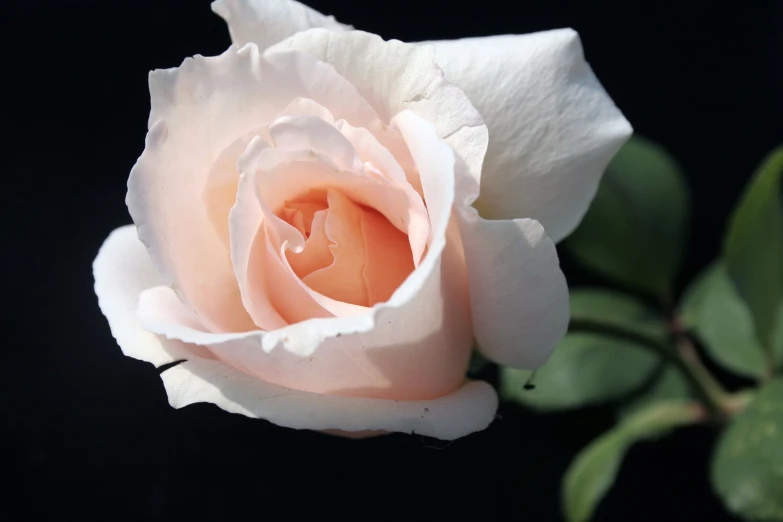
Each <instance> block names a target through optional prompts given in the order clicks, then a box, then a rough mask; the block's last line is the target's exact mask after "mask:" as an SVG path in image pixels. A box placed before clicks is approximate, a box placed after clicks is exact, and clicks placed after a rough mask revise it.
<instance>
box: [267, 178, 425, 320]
mask: <svg viewBox="0 0 783 522" xmlns="http://www.w3.org/2000/svg"><path fill="white" fill-rule="evenodd" d="M281 217H282V218H283V219H284V220H286V221H287V222H288V223H290V224H291V225H293V226H294V227H296V228H297V229H298V230H299V232H300V233H301V234H302V235H303V236H304V237H305V238H306V239H305V245H304V248H303V249H302V250H301V251H299V252H296V251H294V250H288V251H286V258H287V260H288V262H289V264H290V265H291V268H292V269H293V271H294V272H295V273H296V275H297V276H299V278H300V279H302V281H303V282H304V283H305V284H307V285H308V286H309V287H310V288H311V289H313V290H315V291H316V292H319V293H321V294H322V295H325V296H327V297H330V298H332V299H335V300H338V301H342V302H345V303H351V304H355V305H359V306H372V305H374V304H376V303H379V302H383V301H387V300H388V299H389V298H390V297H391V295H392V294H393V293H394V291H395V290H396V289H397V288H398V287H399V286H400V285H401V284H402V282H403V281H404V280H405V278H406V277H407V276H408V274H410V273H411V272H412V271H413V269H414V263H413V254H412V252H411V248H410V243H409V241H408V238H407V236H406V235H405V234H404V233H403V232H401V231H400V230H399V229H398V228H396V227H395V226H394V225H392V224H391V223H390V222H389V220H388V219H386V218H385V217H384V216H383V215H382V214H381V213H380V212H378V211H376V210H373V209H371V208H368V207H366V206H364V205H361V204H358V203H355V202H354V201H352V200H351V199H350V198H349V197H347V196H346V195H345V194H343V193H342V192H341V191H340V190H337V189H329V190H326V191H311V192H310V193H308V194H306V195H305V196H303V197H299V198H296V199H295V200H292V201H287V202H286V203H285V206H284V207H283V209H282V210H281Z"/></svg>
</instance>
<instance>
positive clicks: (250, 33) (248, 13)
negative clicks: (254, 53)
mask: <svg viewBox="0 0 783 522" xmlns="http://www.w3.org/2000/svg"><path fill="white" fill-rule="evenodd" d="M212 10H213V11H214V12H215V13H217V14H218V15H219V16H220V17H221V18H223V20H225V21H226V23H227V24H228V31H229V33H231V40H232V41H233V42H234V43H235V44H239V45H244V44H246V43H247V42H255V43H256V44H258V46H259V47H260V48H261V49H266V48H267V47H269V46H270V45H274V44H276V43H277V42H279V41H281V40H284V39H285V38H287V37H289V36H291V35H292V34H295V33H298V32H299V31H304V30H306V29H310V28H312V27H326V28H328V29H330V30H332V31H344V30H347V29H351V26H350V25H344V24H341V23H339V22H337V21H336V20H335V19H334V17H333V16H325V15H322V14H321V13H319V12H318V11H316V10H315V9H311V8H310V7H307V6H306V5H303V4H300V3H299V2H296V1H294V0H217V1H216V2H212Z"/></svg>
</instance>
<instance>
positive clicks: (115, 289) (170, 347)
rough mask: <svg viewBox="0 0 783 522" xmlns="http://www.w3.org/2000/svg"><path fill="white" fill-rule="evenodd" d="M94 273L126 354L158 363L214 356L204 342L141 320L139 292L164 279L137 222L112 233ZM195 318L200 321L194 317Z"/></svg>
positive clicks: (104, 307)
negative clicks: (163, 333)
mask: <svg viewBox="0 0 783 522" xmlns="http://www.w3.org/2000/svg"><path fill="white" fill-rule="evenodd" d="M93 277H94V278H95V294H96V295H97V296H98V306H100V309H101V312H103V315H104V316H106V319H107V320H108V321H109V328H111V333H112V335H113V336H114V338H115V339H116V340H117V344H119V345H120V348H121V349H122V352H123V353H124V354H125V355H127V356H128V357H133V358H134V359H141V360H142V361H147V362H150V363H152V364H154V365H155V366H160V365H162V364H166V363H170V362H173V361H177V360H181V359H187V358H190V357H194V356H197V357H209V358H211V357H213V356H212V355H211V354H210V353H209V352H208V351H207V350H206V349H205V348H203V347H201V346H189V345H186V344H184V343H182V342H179V341H175V340H167V339H164V338H162V337H160V336H158V335H155V334H153V333H151V332H148V331H147V330H145V329H144V328H143V327H142V326H141V324H140V323H139V319H138V317H137V316H136V306H137V304H138V301H139V295H140V294H141V293H142V292H143V291H144V290H146V289H148V288H152V287H154V286H157V285H160V284H161V283H162V280H161V277H160V275H159V274H158V273H157V271H156V270H155V267H154V266H153V265H152V262H151V261H150V258H149V256H148V255H147V251H146V249H145V248H144V245H143V244H142V243H141V241H139V239H138V237H137V235H136V227H135V226H133V225H127V226H124V227H120V228H118V229H116V230H114V231H113V232H112V233H111V234H110V235H109V237H108V238H107V239H106V241H105V242H104V243H103V245H102V246H101V249H100V251H99V252H98V256H97V257H96V258H95V261H94V262H93ZM193 321H194V323H196V324H197V321H196V319H195V318H193Z"/></svg>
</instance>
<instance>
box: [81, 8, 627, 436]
mask: <svg viewBox="0 0 783 522" xmlns="http://www.w3.org/2000/svg"><path fill="white" fill-rule="evenodd" d="M212 7H213V9H214V11H215V12H216V13H217V14H219V15H220V16H221V17H223V18H224V19H225V20H226V22H227V23H228V27H229V30H230V33H231V38H232V41H233V45H232V46H231V47H230V48H229V49H228V50H227V51H226V52H224V53H223V54H221V55H220V56H216V57H207V58H205V57H202V56H195V57H193V58H188V59H186V60H185V61H184V62H183V63H182V65H181V66H180V67H177V68H173V69H166V70H156V71H153V72H152V73H151V74H150V77H149V85H150V95H151V111H150V116H149V132H148V133H147V138H146V146H145V149H144V152H143V153H142V155H141V157H140V158H139V159H138V162H137V163H136V165H135V166H134V167H133V170H132V171H131V173H130V178H129V180H128V194H127V205H128V209H129V211H130V214H131V217H132V218H133V222H134V225H130V226H126V227H122V228H119V229H117V230H115V231H114V232H112V234H111V235H110V236H109V238H108V239H107V240H106V242H105V243H104V245H103V246H102V248H101V250H100V252H99V253H98V256H97V258H96V259H95V263H94V275H95V291H96V294H97V295H98V300H99V303H100V307H101V310H102V312H103V313H104V315H105V316H106V318H107V319H108V321H109V325H110V327H111V331H112V334H113V336H114V337H115V338H116V340H117V342H118V343H119V345H120V347H121V348H122V351H123V352H124V353H125V354H126V355H128V356H130V357H135V358H137V359H142V360H145V361H149V362H151V363H153V364H154V365H157V366H160V365H163V364H167V363H171V362H175V361H185V362H181V363H180V364H178V365H176V366H173V367H171V368H169V369H167V370H166V371H164V372H163V373H162V374H161V377H162V379H163V383H164V385H165V388H166V392H167V394H168V397H169V401H170V403H171V405H172V406H174V407H177V408H179V407H182V406H185V405H188V404H192V403H195V402H211V403H214V404H216V405H218V406H219V407H221V408H223V409H225V410H227V411H230V412H234V413H241V414H244V415H247V416H250V417H257V418H261V419H267V420H269V421H271V422H273V423H275V424H278V425H280V426H287V427H291V428H307V429H316V430H326V431H338V432H339V433H342V434H345V435H351V434H352V435H359V436H361V435H366V434H369V433H378V432H390V431H400V432H408V433H416V434H421V435H427V436H432V437H437V438H440V439H455V438H458V437H461V436H464V435H467V434H469V433H471V432H474V431H478V430H482V429H484V428H486V427H487V426H488V425H489V423H490V422H491V421H492V420H493V418H494V416H495V411H496V409H497V395H496V393H495V391H494V390H493V388H492V387H491V386H490V385H488V384H487V383H485V382H480V381H470V380H467V379H466V370H467V367H468V362H469V359H470V354H471V349H472V347H473V346H474V343H475V345H476V346H477V347H478V349H479V350H480V351H481V352H482V353H483V354H484V355H485V356H486V357H488V358H489V359H491V360H493V361H496V362H498V363H500V364H504V365H509V366H513V367H516V368H536V367H538V366H540V365H542V364H543V363H544V362H545V361H546V360H547V358H548V356H549V354H550V352H551V351H552V349H553V348H554V346H555V344H556V343H557V342H558V341H559V340H560V339H561V338H562V337H563V335H564V333H565V331H566V328H567V325H568V320H569V313H568V291H567V287H566V282H565V278H564V277H563V274H562V272H561V270H560V268H559V263H558V257H557V253H556V250H555V246H554V243H553V242H556V241H558V240H560V239H562V238H563V237H564V236H566V235H567V234H568V233H569V232H571V231H572V230H573V229H574V227H575V226H576V225H577V224H578V222H579V220H580V219H581V217H582V216H583V214H584V213H585V211H586V209H587V207H588V205H589V202H590V200H591V199H592V197H593V195H594V194H595V191H596V188H597V185H598V182H599V179H600V177H601V174H602V172H603V170H604V168H605V167H606V165H607V163H608V162H609V160H610V159H611V157H612V156H613V155H614V154H615V152H616V151H617V150H618V148H619V147H620V146H621V145H622V143H623V142H624V141H625V140H626V139H627V138H628V136H629V135H630V134H631V127H630V125H629V124H628V122H627V121H626V120H625V119H624V118H623V116H622V114H621V113H620V112H619V111H618V109H617V108H616V107H615V105H614V104H613V103H612V101H611V99H610V98H609V97H608V96H607V94H606V93H605V92H604V90H603V89H602V87H601V85H600V84H599V83H598V81H597V80H596V78H595V76H594V75H593V74H592V72H591V70H590V68H589V66H588V65H587V64H586V63H585V61H584V58H583V55H582V49H581V45H580V42H579V38H578V36H577V34H576V33H575V32H574V31H572V30H568V29H564V30H556V31H548V32H543V33H536V34H530V35H523V36H515V35H509V36H495V37H488V38H471V39H465V40H455V41H437V42H427V43H422V44H407V43H402V42H399V41H394V40H391V41H384V40H383V39H381V38H380V37H378V36H376V35H373V34H369V33H365V32H362V31H357V30H353V28H351V27H349V26H345V25H342V24H340V23H338V22H336V21H335V20H334V18H332V17H326V16H324V15H321V14H320V13H318V12H316V11H314V10H312V9H310V8H308V7H306V6H304V5H302V4H299V3H297V2H294V1H292V0H218V1H217V2H215V3H214V4H213V5H212Z"/></svg>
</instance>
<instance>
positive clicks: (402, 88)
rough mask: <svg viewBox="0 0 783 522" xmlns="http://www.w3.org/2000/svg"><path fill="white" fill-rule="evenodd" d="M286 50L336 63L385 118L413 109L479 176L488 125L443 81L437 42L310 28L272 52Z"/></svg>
mask: <svg viewBox="0 0 783 522" xmlns="http://www.w3.org/2000/svg"><path fill="white" fill-rule="evenodd" d="M286 49H294V50H297V51H305V52H307V53H310V54H312V55H314V56H315V57H316V58H318V59H319V60H322V61H324V62H327V63H329V64H331V65H333V66H334V67H335V68H336V69H337V72H339V73H340V74H341V75H342V76H344V77H345V78H346V79H347V80H348V81H349V82H351V84H353V85H354V86H355V87H356V88H357V89H358V90H359V92H360V93H361V94H362V96H363V97H364V99H366V100H367V101H368V102H369V103H370V105H372V107H373V108H374V109H375V111H376V112H377V113H378V115H379V116H380V118H381V119H382V120H383V121H384V122H386V123H389V122H390V121H391V119H392V118H393V117H394V116H395V115H396V114H398V113H400V112H402V111H404V110H411V111H412V112H414V113H416V114H417V115H419V116H421V117H422V118H424V119H425V120H427V121H429V122H430V123H432V124H433V125H434V126H435V129H436V131H437V133H438V136H440V137H441V138H442V139H443V140H445V141H446V142H447V143H448V144H449V145H451V147H452V148H453V149H454V151H455V153H456V154H457V156H458V157H459V158H460V159H461V160H462V161H463V162H464V163H465V164H466V165H467V166H468V170H469V172H470V174H471V176H473V177H474V179H476V180H477V181H478V180H479V179H480V177H481V164H482V161H483V159H484V152H485V151H486V149H487V139H488V138H487V128H486V126H485V125H484V122H483V120H482V118H481V115H480V114H479V112H478V111H477V110H476V108H475V107H474V106H473V105H472V104H471V100H469V99H468V97H467V96H466V95H465V93H464V92H463V91H462V90H460V89H459V88H458V87H455V86H454V85H452V84H451V83H449V82H448V81H446V80H445V79H444V76H443V71H442V70H441V69H440V67H438V66H437V64H436V63H435V47H434V46H432V45H413V44H406V43H403V42H400V41H397V40H389V41H384V40H383V39H382V38H381V37H380V36H377V35H374V34H370V33H365V32H363V31H348V32H340V33H337V32H332V31H329V30H326V29H310V30H308V31H304V32H300V33H297V34H295V35H293V36H291V37H290V38H288V39H286V40H284V41H282V42H281V43H279V44H277V45H275V46H273V47H270V48H269V49H268V50H267V54H274V53H276V52H279V51H281V50H286Z"/></svg>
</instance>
